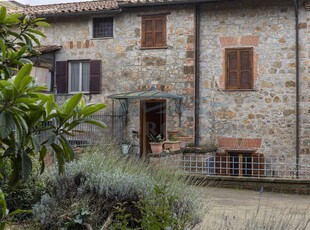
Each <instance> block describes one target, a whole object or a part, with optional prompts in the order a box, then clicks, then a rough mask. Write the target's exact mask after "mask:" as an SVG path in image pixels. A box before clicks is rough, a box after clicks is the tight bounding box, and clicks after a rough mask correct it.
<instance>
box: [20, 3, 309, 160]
mask: <svg viewBox="0 0 310 230" xmlns="http://www.w3.org/2000/svg"><path fill="white" fill-rule="evenodd" d="M309 10H310V1H307V0H306V1H305V0H262V1H254V0H253V1H246V0H234V1H232V0H231V1H229V0H193V1H189V0H148V1H144V0H122V1H117V0H105V1H93V2H79V3H66V4H54V5H42V6H27V7H25V8H24V12H25V13H28V14H35V15H36V16H40V17H45V18H47V21H48V22H49V23H50V24H51V25H52V26H51V27H50V28H46V29H44V33H45V34H46V35H47V38H45V39H43V40H42V43H43V45H45V46H47V47H48V46H51V45H53V46H55V47H58V48H57V49H54V50H53V52H52V53H53V55H54V62H53V63H51V65H50V66H49V70H50V72H51V79H52V80H51V82H52V83H53V82H54V83H55V85H54V87H52V88H51V90H52V91H53V92H55V93H56V94H57V95H66V94H71V93H75V92H80V91H82V92H84V93H86V94H87V97H88V100H89V101H90V102H96V101H100V102H104V103H107V104H109V105H110V108H111V109H112V100H111V98H109V96H111V95H114V96H112V98H114V100H113V101H115V104H114V105H113V106H114V107H117V106H118V103H117V102H116V101H118V100H116V99H119V101H120V103H121V104H122V105H123V106H122V107H123V110H124V112H125V113H128V115H127V127H126V132H130V131H131V130H138V131H139V132H140V133H141V138H140V141H141V146H142V151H143V152H145V151H147V149H148V146H147V142H148V141H147V136H148V133H149V132H151V131H152V132H153V131H154V132H155V133H163V134H164V135H165V134H166V131H167V130H175V129H181V130H182V131H183V132H184V133H185V134H186V135H189V136H190V137H192V141H193V142H195V143H196V144H197V145H198V144H199V145H203V144H216V145H218V146H219V150H218V151H219V153H221V152H222V153H225V154H235V153H236V152H237V153H238V154H239V155H240V154H241V155H242V154H257V153H261V154H263V155H264V156H278V157H283V158H286V159H289V158H291V159H292V162H295V160H296V159H295V157H298V158H300V159H302V160H303V159H307V158H309V157H310V95H309V93H308V92H309V88H310V76H309V73H310V65H309V60H310V45H309V44H310V35H309V34H310V12H309ZM297 44H298V45H297ZM59 47H61V48H60V49H59ZM150 90H154V91H153V93H152V91H150ZM155 90H156V91H155ZM128 92H131V94H130V93H129V94H127V93H128ZM137 92H138V93H137ZM150 92H151V93H150ZM155 92H156V93H155ZM154 93H155V94H154ZM155 95H157V96H155ZM178 96H182V101H181V103H179V102H180V100H179V97H178ZM124 108H125V109H124Z"/></svg>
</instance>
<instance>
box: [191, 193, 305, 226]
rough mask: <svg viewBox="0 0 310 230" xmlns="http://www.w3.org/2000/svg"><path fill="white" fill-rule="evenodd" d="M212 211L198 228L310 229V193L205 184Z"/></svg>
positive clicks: (205, 195) (209, 207)
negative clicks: (253, 189) (299, 193)
mask: <svg viewBox="0 0 310 230" xmlns="http://www.w3.org/2000/svg"><path fill="white" fill-rule="evenodd" d="M201 194H203V203H204V206H205V207H207V209H208V212H207V213H206V214H205V217H204V218H203V222H202V224H200V226H198V227H197V228H196V229H197V230H198V229H199V230H204V229H211V230H212V229H221V230H222V229H229V230H235V229H236V230H239V229H246V230H248V229H257V230H258V229H259V230H263V229H275V230H278V229H283V230H286V229H287V230H291V229H298V230H299V229H302V230H310V196H307V195H295V194H281V193H271V192H259V191H249V190H237V189H224V188H202V189H201Z"/></svg>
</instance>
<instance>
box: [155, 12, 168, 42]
mask: <svg viewBox="0 0 310 230" xmlns="http://www.w3.org/2000/svg"><path fill="white" fill-rule="evenodd" d="M153 36H154V39H153V40H154V47H163V46H166V17H161V18H155V19H154V35H153Z"/></svg>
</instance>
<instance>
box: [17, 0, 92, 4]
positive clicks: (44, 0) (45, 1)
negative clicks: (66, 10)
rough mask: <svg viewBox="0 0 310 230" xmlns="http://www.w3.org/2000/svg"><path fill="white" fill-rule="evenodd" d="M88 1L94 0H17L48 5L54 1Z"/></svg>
mask: <svg viewBox="0 0 310 230" xmlns="http://www.w3.org/2000/svg"><path fill="white" fill-rule="evenodd" d="M86 1H92V0H16V2H20V3H22V4H29V5H46V4H54V3H67V2H86Z"/></svg>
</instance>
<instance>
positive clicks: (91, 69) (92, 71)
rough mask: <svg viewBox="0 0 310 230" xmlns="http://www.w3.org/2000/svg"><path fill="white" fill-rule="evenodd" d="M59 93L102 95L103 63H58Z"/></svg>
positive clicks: (57, 79) (97, 61)
mask: <svg viewBox="0 0 310 230" xmlns="http://www.w3.org/2000/svg"><path fill="white" fill-rule="evenodd" d="M56 84H57V93H77V92H84V93H92V94H95V93H101V61H100V60H90V61H59V62H56Z"/></svg>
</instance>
